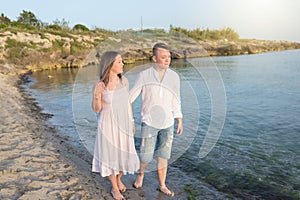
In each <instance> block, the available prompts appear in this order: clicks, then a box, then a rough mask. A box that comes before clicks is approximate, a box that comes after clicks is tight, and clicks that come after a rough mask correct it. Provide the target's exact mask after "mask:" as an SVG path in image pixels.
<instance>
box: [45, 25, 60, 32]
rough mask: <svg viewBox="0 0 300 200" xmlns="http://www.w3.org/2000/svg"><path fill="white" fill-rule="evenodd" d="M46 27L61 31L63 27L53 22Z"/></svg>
mask: <svg viewBox="0 0 300 200" xmlns="http://www.w3.org/2000/svg"><path fill="white" fill-rule="evenodd" d="M46 28H47V29H50V30H54V31H61V30H62V28H61V27H60V26H59V25H57V24H51V25H49V26H47V27H46Z"/></svg>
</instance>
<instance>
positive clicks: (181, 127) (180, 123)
mask: <svg viewBox="0 0 300 200" xmlns="http://www.w3.org/2000/svg"><path fill="white" fill-rule="evenodd" d="M177 122H178V123H177V131H176V134H177V135H181V134H182V132H183V125H182V118H177Z"/></svg>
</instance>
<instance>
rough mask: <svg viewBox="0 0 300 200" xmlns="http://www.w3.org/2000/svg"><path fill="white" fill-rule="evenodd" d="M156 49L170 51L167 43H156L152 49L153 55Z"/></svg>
mask: <svg viewBox="0 0 300 200" xmlns="http://www.w3.org/2000/svg"><path fill="white" fill-rule="evenodd" d="M157 49H166V50H168V51H170V47H169V46H168V45H166V44H165V43H156V44H155V45H154V46H153V49H152V55H153V56H156V53H157Z"/></svg>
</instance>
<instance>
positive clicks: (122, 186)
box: [117, 171, 126, 192]
mask: <svg viewBox="0 0 300 200" xmlns="http://www.w3.org/2000/svg"><path fill="white" fill-rule="evenodd" d="M122 176H123V172H122V171H120V172H119V174H118V175H117V186H118V188H119V190H120V191H121V192H125V191H126V186H125V185H124V184H123V182H122V180H121V177H122Z"/></svg>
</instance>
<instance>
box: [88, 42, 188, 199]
mask: <svg viewBox="0 0 300 200" xmlns="http://www.w3.org/2000/svg"><path fill="white" fill-rule="evenodd" d="M152 54H153V56H152V59H153V61H154V66H153V67H150V68H148V69H146V70H144V71H142V72H140V73H139V75H138V77H137V79H136V82H135V84H134V86H133V88H132V89H131V90H130V91H129V82H128V80H127V79H126V77H124V76H122V73H123V66H124V64H123V61H122V57H121V55H120V54H119V53H118V52H115V51H107V52H105V53H104V54H103V55H102V57H101V61H100V77H99V81H97V83H96V84H95V86H94V89H93V100H92V108H93V110H94V112H95V113H97V114H99V115H97V116H98V118H97V122H98V123H97V125H98V127H97V135H96V141H95V148H94V157H93V163H92V171H93V172H99V173H100V174H101V176H102V177H107V176H108V178H109V180H110V182H111V185H112V190H111V194H112V196H113V198H114V199H117V200H119V199H123V198H124V197H123V195H122V193H121V192H125V191H126V186H125V185H124V184H123V183H122V180H121V177H122V175H123V174H134V173H135V172H137V171H138V175H137V178H136V180H135V182H134V183H133V187H135V188H142V185H143V179H144V173H145V170H146V167H147V165H148V163H149V162H150V161H151V160H152V159H153V156H154V155H155V156H156V158H157V174H158V182H159V190H160V191H161V192H162V193H164V194H166V195H168V196H174V192H172V191H171V190H169V189H168V188H167V186H166V184H165V182H166V176H167V168H168V160H169V159H170V156H171V148H172V142H173V132H174V119H176V120H177V122H178V123H177V127H176V134H177V135H181V134H182V131H183V126H182V112H181V101H180V79H179V76H178V74H177V73H176V72H175V71H173V70H171V69H169V65H170V62H171V53H170V49H169V47H168V46H167V45H166V44H164V43H156V44H155V45H154V47H153V51H152ZM140 93H142V109H141V117H142V124H141V137H140V138H136V139H137V140H140V144H139V145H140V147H139V149H140V152H139V155H138V154H137V152H136V149H135V143H134V133H135V127H134V118H133V112H132V106H131V104H132V103H133V102H134V100H135V99H136V98H137V97H138V96H139V95H140Z"/></svg>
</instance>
